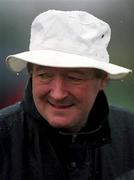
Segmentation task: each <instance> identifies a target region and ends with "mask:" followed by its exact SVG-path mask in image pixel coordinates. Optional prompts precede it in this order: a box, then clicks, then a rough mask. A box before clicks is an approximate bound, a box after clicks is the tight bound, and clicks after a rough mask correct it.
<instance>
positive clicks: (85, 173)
mask: <svg viewBox="0 0 134 180" xmlns="http://www.w3.org/2000/svg"><path fill="white" fill-rule="evenodd" d="M110 33H111V31H110V27H109V25H108V24H107V23H105V22H103V21H102V20H100V19H98V18H96V17H94V16H92V15H91V14H88V13H86V12H82V11H56V10H49V11H47V12H44V13H42V14H40V15H39V16H37V18H35V20H34V21H33V23H32V27H31V39H30V50H29V51H27V52H23V53H19V54H16V55H11V56H8V57H7V64H8V65H9V67H10V68H11V69H12V70H13V71H15V72H20V71H21V70H23V69H24V68H27V69H28V73H29V80H28V84H27V88H26V91H25V97H24V99H23V100H22V102H19V103H17V104H15V105H13V106H10V107H7V108H5V109H3V110H1V111H0V162H1V163H0V179H2V180H22V179H24V180H101V179H102V180H118V179H122V180H124V179H127V180H128V179H129V180H130V179H131V180H132V179H133V178H134V175H133V170H134V145H133V139H134V130H133V127H134V122H133V121H134V114H132V113H129V112H127V111H125V110H122V109H119V108H116V107H111V106H109V105H108V103H107V99H106V96H105V93H104V91H103V90H104V87H105V85H106V83H107V80H108V79H109V78H113V79H120V78H123V77H125V76H126V75H127V74H128V73H130V72H131V70H129V69H126V68H123V67H120V66H117V65H113V64H111V63H109V55H108V52H107V46H108V43H109V40H110Z"/></svg>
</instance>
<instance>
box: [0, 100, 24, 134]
mask: <svg viewBox="0 0 134 180" xmlns="http://www.w3.org/2000/svg"><path fill="white" fill-rule="evenodd" d="M21 113H23V108H22V104H21V102H18V103H16V104H14V105H11V106H8V107H5V108H3V109H1V110H0V131H2V130H7V129H10V128H11V127H12V125H13V124H14V123H15V122H17V121H19V120H20V119H21V118H20V116H21Z"/></svg>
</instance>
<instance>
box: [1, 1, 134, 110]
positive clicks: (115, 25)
mask: <svg viewBox="0 0 134 180" xmlns="http://www.w3.org/2000/svg"><path fill="white" fill-rule="evenodd" d="M48 9H59V10H85V11H88V12H90V13H92V14H94V15H95V16H97V17H99V18H101V19H103V20H104V21H107V22H108V23H109V24H110V26H111V29H112V39H111V43H110V45H109V54H110V59H111V62H112V63H114V64H118V65H121V66H125V67H127V68H130V69H134V13H133V12H134V1H133V0H110V1H108V0H23V1H22V0H0V108H2V107H4V106H6V105H9V104H12V103H14V102H16V101H18V100H19V99H21V98H22V96H23V91H24V84H25V81H26V77H27V76H26V74H25V72H23V73H21V74H19V75H18V76H17V75H16V74H14V73H13V72H11V71H10V70H9V69H8V68H7V67H6V65H5V62H4V61H5V57H6V56H8V55H9V54H14V53H18V52H22V51H25V50H28V46H29V38H30V26H31V22H32V21H33V19H34V18H35V16H37V15H38V14H39V13H42V12H43V11H46V10H48ZM105 92H106V94H107V97H108V100H109V103H110V104H114V105H118V106H121V107H125V108H127V109H129V110H131V111H134V74H133V73H132V74H131V75H130V76H128V77H127V78H125V79H124V80H116V81H115V80H114V81H113V80H112V81H110V82H109V83H108V85H107V87H106V90H105Z"/></svg>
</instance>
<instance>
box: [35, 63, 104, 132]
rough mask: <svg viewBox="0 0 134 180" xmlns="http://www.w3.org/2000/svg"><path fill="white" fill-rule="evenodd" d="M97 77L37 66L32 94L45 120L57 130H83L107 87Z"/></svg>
mask: <svg viewBox="0 0 134 180" xmlns="http://www.w3.org/2000/svg"><path fill="white" fill-rule="evenodd" d="M94 74H95V69H88V68H53V67H43V66H38V65H34V66H33V74H32V93H33V99H34V103H35V106H36V108H37V110H38V111H39V113H40V114H41V116H42V117H43V118H45V119H46V120H47V121H48V123H49V124H50V125H51V126H53V127H56V128H64V129H67V130H69V131H78V130H80V128H81V127H82V126H84V124H85V122H86V120H87V117H88V114H89V112H90V110H91V109H92V106H93V104H94V101H95V99H96V96H97V94H98V92H99V91H100V90H102V89H103V88H104V86H105V83H106V77H103V78H96V77H95V75H94Z"/></svg>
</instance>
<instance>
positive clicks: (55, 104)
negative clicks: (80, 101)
mask: <svg viewBox="0 0 134 180" xmlns="http://www.w3.org/2000/svg"><path fill="white" fill-rule="evenodd" d="M48 103H49V104H50V105H51V106H53V107H54V108H57V109H66V108H70V107H72V106H73V105H74V104H62V103H53V102H50V101H48Z"/></svg>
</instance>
